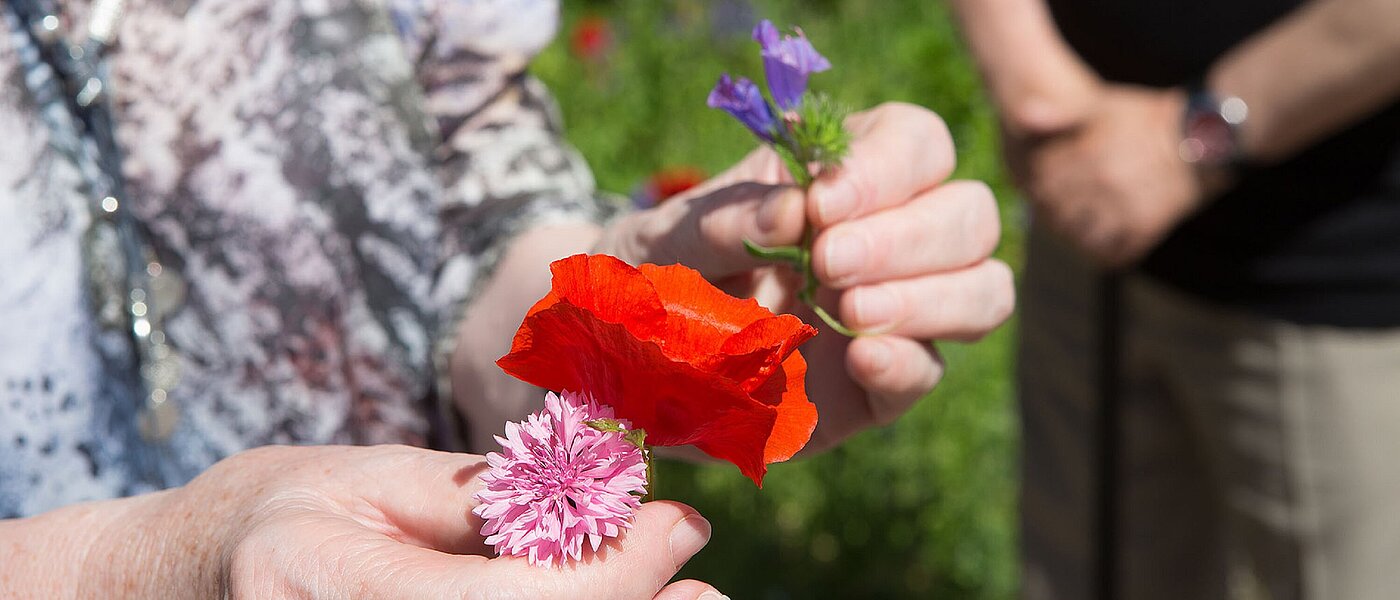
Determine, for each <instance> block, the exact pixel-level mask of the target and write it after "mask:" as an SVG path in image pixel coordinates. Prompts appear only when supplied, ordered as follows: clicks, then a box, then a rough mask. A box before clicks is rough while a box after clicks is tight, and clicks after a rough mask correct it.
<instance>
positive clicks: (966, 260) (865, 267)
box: [813, 181, 1001, 288]
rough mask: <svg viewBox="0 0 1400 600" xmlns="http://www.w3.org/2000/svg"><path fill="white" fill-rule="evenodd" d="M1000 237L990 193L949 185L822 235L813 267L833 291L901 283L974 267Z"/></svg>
mask: <svg viewBox="0 0 1400 600" xmlns="http://www.w3.org/2000/svg"><path fill="white" fill-rule="evenodd" d="M1000 237H1001V223H1000V216H999V214H998V212H997V204H996V198H995V197H994V196H993V195H992V191H991V189H990V188H988V187H987V185H986V184H984V183H982V182H979V181H955V182H951V183H948V184H946V185H942V186H939V187H937V188H934V189H932V190H929V191H926V192H923V193H922V194H920V195H918V196H917V197H916V198H915V199H914V200H912V201H910V202H909V203H908V204H905V205H903V206H899V207H895V208H891V209H887V210H884V211H881V212H878V213H875V214H873V215H869V216H867V217H863V218H857V219H853V220H850V221H844V222H841V223H838V224H836V225H834V226H832V227H831V228H830V229H827V230H826V231H823V232H822V233H821V235H819V236H818V237H817V239H816V242H815V245H814V246H813V252H814V254H813V268H814V269H815V270H816V272H817V275H818V276H819V277H821V278H822V280H823V281H824V282H825V283H826V284H827V285H830V286H832V287H835V288H845V287H850V286H852V285H858V284H863V283H869V282H875V281H885V280H890V279H903V278H907V277H913V276H917V275H923V274H926V273H936V272H941V271H949V270H953V269H958V268H962V267H966V266H968V265H972V264H974V263H977V262H978V261H981V260H982V259H984V258H986V257H987V256H988V255H990V254H991V252H992V250H993V249H995V247H996V244H997V242H998V240H999V239H1000Z"/></svg>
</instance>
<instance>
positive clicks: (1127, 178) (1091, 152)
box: [1004, 85, 1205, 267]
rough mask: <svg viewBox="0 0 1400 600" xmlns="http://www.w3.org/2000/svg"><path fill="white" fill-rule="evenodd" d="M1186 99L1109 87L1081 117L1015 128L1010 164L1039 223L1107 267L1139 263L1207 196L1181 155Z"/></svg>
mask: <svg viewBox="0 0 1400 600" xmlns="http://www.w3.org/2000/svg"><path fill="white" fill-rule="evenodd" d="M1184 103H1185V98H1184V96H1183V95H1182V94H1181V93H1180V92H1178V91H1160V90H1149V89H1146V88H1136V87H1128V86H1121V85H1101V86H1099V89H1098V90H1097V100H1096V101H1095V102H1094V103H1092V104H1091V105H1088V107H1087V108H1085V109H1083V112H1081V113H1080V114H1078V115H1077V116H1075V117H1071V118H1065V117H1064V115H1062V114H1061V115H1057V116H1056V117H1055V118H1050V119H1044V120H1043V121H1042V122H1043V123H1045V125H1043V126H1036V125H1035V124H1027V123H1026V122H1025V121H1024V120H1020V121H1017V122H1012V123H1008V131H1007V134H1006V136H1005V143H1004V146H1005V149H1006V153H1007V162H1008V164H1009V165H1010V167H1011V170H1012V172H1013V174H1014V175H1015V176H1016V178H1017V180H1018V182H1019V183H1020V185H1021V186H1022V188H1023V189H1024V190H1025V191H1026V193H1027V195H1028V196H1029V198H1030V200H1031V202H1032V203H1033V204H1034V206H1035V208H1036V211H1037V212H1036V216H1037V217H1039V218H1042V219H1044V220H1045V222H1046V223H1048V224H1049V226H1050V227H1051V228H1052V229H1054V230H1056V231H1058V232H1060V233H1061V234H1062V235H1064V236H1065V237H1066V238H1067V239H1069V240H1070V241H1072V242H1073V243H1074V244H1075V245H1077V246H1078V247H1079V248H1080V249H1081V250H1082V251H1083V252H1085V253H1086V254H1087V255H1089V256H1090V257H1091V258H1093V259H1095V260H1096V261H1097V262H1099V263H1101V264H1102V265H1104V266H1107V267H1119V266H1123V265H1127V264H1130V263H1132V262H1134V261H1136V260H1138V259H1139V258H1141V257H1142V256H1143V255H1144V254H1146V253H1147V252H1148V251H1149V250H1151V249H1152V248H1153V247H1154V246H1156V245H1157V243H1158V242H1160V241H1161V240H1162V238H1164V237H1165V236H1166V235H1167V234H1168V233H1170V232H1171V230H1172V228H1173V227H1175V226H1176V225H1177V223H1179V222H1181V221H1182V220H1183V219H1185V218H1186V217H1187V216H1189V215H1190V214H1191V213H1193V212H1194V211H1196V210H1197V208H1198V207H1199V206H1200V204H1201V202H1202V199H1203V197H1204V195H1205V190H1203V188H1202V185H1201V183H1200V182H1199V180H1198V178H1197V176H1196V174H1195V172H1194V171H1193V170H1192V168H1191V167H1190V166H1189V165H1188V164H1187V163H1186V162H1185V161H1183V160H1181V159H1180V158H1179V157H1178V155H1177V145H1178V143H1179V142H1180V140H1181V134H1180V123H1181V115H1182V111H1183V108H1184Z"/></svg>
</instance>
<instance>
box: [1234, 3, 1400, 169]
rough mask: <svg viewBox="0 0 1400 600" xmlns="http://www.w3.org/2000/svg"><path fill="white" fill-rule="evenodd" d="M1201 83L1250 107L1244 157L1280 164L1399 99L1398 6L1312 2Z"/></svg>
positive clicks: (1239, 49)
mask: <svg viewBox="0 0 1400 600" xmlns="http://www.w3.org/2000/svg"><path fill="white" fill-rule="evenodd" d="M1207 79H1208V81H1207V83H1208V85H1209V86H1210V88H1211V89H1212V90H1213V91H1215V92H1216V93H1217V94H1224V95H1231V96H1238V97H1240V98H1242V99H1243V100H1244V101H1245V103H1246V104H1247V105H1248V106H1249V118H1248V121H1247V122H1246V124H1245V126H1244V128H1243V129H1242V130H1241V132H1240V140H1239V141H1240V145H1241V148H1242V149H1243V151H1244V153H1245V155H1246V156H1249V157H1250V158H1252V159H1254V160H1258V161H1260V162H1264V163H1269V162H1276V161H1279V160H1282V159H1285V158H1287V157H1289V156H1291V155H1293V154H1295V153H1297V152H1298V151H1300V150H1302V149H1303V148H1306V147H1307V146H1308V145H1309V144H1311V143H1314V142H1316V141H1318V140H1319V139H1321V138H1324V137H1326V136H1327V135H1329V134H1331V133H1334V132H1336V131H1338V130H1340V129H1342V128H1344V127H1346V126H1348V125H1350V124H1352V123H1355V122H1356V121H1358V120H1360V119H1362V118H1365V117H1366V116H1367V115H1369V114H1371V113H1373V112H1375V111H1376V110H1377V109H1379V108H1381V107H1383V106H1385V105H1386V104H1387V103H1388V102H1390V101H1392V100H1394V99H1395V98H1396V97H1397V96H1400V2H1396V1H1395V0H1328V1H1322V0H1316V1H1314V2H1312V3H1311V4H1308V5H1306V6H1304V7H1302V8H1301V9H1299V10H1298V11H1297V12H1295V13H1294V14H1292V15H1290V16H1288V17H1286V18H1284V19H1283V20H1281V21H1280V22H1278V23H1276V24H1275V25H1274V26H1272V27H1270V28H1268V29H1266V30H1264V31H1263V32H1261V33H1260V34H1258V35H1256V36H1254V37H1253V38H1251V39H1249V40H1248V41H1246V42H1245V43H1243V44H1241V45H1240V46H1238V47H1236V48H1235V49H1233V50H1232V51H1231V52H1229V53H1228V54H1226V55H1225V57H1224V58H1223V59H1221V61H1220V62H1219V63H1217V65H1216V66H1215V67H1214V68H1213V69H1212V70H1211V72H1210V74H1209V76H1208V78H1207Z"/></svg>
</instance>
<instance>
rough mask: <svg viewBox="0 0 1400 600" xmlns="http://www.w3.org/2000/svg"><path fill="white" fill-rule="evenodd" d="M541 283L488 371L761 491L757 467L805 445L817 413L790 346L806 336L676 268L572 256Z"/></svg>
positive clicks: (785, 320) (763, 468)
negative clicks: (582, 400)
mask: <svg viewBox="0 0 1400 600" xmlns="http://www.w3.org/2000/svg"><path fill="white" fill-rule="evenodd" d="M550 271H551V272H552V273H553V275H554V279H553V289H551V290H550V292H549V294H547V295H546V296H545V297H544V298H543V299H541V300H540V301H539V302H538V303H536V304H535V306H533V307H531V308H530V312H529V314H528V315H526V317H525V322H524V323H522V324H521V325H520V330H519V331H518V332H517V333H516V335H515V342H514V344H513V345H512V347H511V351H510V354H507V355H506V356H504V357H502V358H501V359H500V360H499V361H497V362H496V364H497V365H500V367H501V368H502V369H504V370H505V371H506V372H507V373H509V374H511V375H513V376H515V377H517V378H519V379H521V380H523V381H526V382H528V383H532V384H534V385H537V386H540V387H543V388H545V389H550V390H555V391H560V392H562V391H565V390H567V391H573V392H585V393H588V394H590V395H592V396H593V397H594V398H597V399H598V401H599V402H602V403H605V404H609V405H611V406H612V407H613V409H614V410H615V411H616V413H617V416H618V418H622V419H628V420H630V421H632V423H633V425H635V426H636V427H640V428H643V429H646V431H647V438H646V439H647V442H648V443H650V444H652V445H656V446H679V445H684V444H694V445H695V446H696V447H697V448H699V449H700V450H702V451H704V452H705V453H706V454H709V455H710V456H713V457H715V458H719V459H723V460H727V461H729V462H732V463H734V464H735V465H736V466H738V467H739V470H740V471H741V472H743V474H744V475H746V476H747V477H749V478H750V479H752V480H753V481H754V483H755V484H757V485H759V486H760V487H761V486H762V485H763V475H764V474H765V473H766V472H767V471H768V466H767V465H769V464H772V463H775V462H781V461H784V460H787V459H789V458H791V457H792V455H793V454H796V453H797V451H798V450H801V449H802V447H803V446H805V445H806V444H807V441H808V440H809V439H810V438H811V437H812V430H813V429H814V428H815V427H816V424H817V410H816V407H815V406H814V405H813V404H812V403H811V402H809V401H808V400H807V394H806V390H805V387H804V384H803V379H804V377H805V375H806V373H807V363H806V361H804V360H803V359H802V355H801V354H800V353H798V352H797V346H798V345H799V344H801V343H802V342H805V341H807V340H808V339H811V338H812V336H814V335H816V333H817V331H816V329H814V328H812V327H811V326H809V325H807V324H806V323H803V322H802V321H801V320H800V319H798V318H797V317H794V316H792V315H776V316H775V315H774V314H773V313H771V312H769V311H768V310H767V309H765V308H763V307H761V306H759V305H758V303H757V302H755V301H754V300H752V299H748V300H740V299H738V298H734V297H731V296H729V295H727V294H725V293H724V292H721V291H720V290H718V289H716V288H715V287H714V286H712V285H710V283H709V282H707V281H705V279H704V278H703V277H701V276H700V274H699V273H697V272H695V271H694V270H692V269H689V268H687V267H684V266H680V265H672V266H665V267H658V266H656V265H642V266H641V268H634V267H632V266H630V265H628V264H627V263H624V262H622V261H620V260H618V259H616V258H613V257H611V256H605V255H597V256H585V255H578V256H572V257H569V258H566V259H563V260H559V261H556V262H555V263H554V264H552V265H550Z"/></svg>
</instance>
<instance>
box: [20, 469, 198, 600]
mask: <svg viewBox="0 0 1400 600" xmlns="http://www.w3.org/2000/svg"><path fill="white" fill-rule="evenodd" d="M169 493H170V492H162V493H157V494H148V495H144V496H136V497H132V498H123V499H120V500H108V501H103V502H90V503H84V504H78V505H73V506H68V507H64V508H60V509H57V510H53V511H50V512H47V513H43V514H40V515H37V516H34V517H29V518H25V519H14V520H8V521H0V557H3V560H0V590H2V591H4V592H6V593H15V594H16V595H18V596H20V597H33V598H143V597H158V596H159V597H172V596H171V591H172V590H175V589H184V590H185V591H186V593H189V594H190V595H192V596H197V595H199V593H198V592H197V591H195V590H193V589H188V588H189V586H188V585H184V584H181V585H180V586H178V587H176V586H175V584H174V582H175V580H176V579H177V577H178V576H181V575H188V573H182V572H181V571H180V569H181V568H182V567H181V566H180V565H182V564H183V565H185V566H187V567H188V566H191V565H196V564H205V563H204V561H201V560H198V559H199V555H200V554H201V553H208V552H211V551H212V550H211V549H209V548H203V547H198V546H199V545H197V544H191V546H192V547H189V548H184V549H183V550H182V551H183V552H185V553H186V554H187V555H186V556H174V555H173V553H172V552H170V551H169V550H170V548H167V547H166V546H167V545H168V544H170V543H171V542H172V541H173V540H171V539H169V538H168V537H166V536H163V535H162V534H161V533H160V530H161V529H162V528H161V527H160V526H158V525H157V520H159V518H160V517H159V515H160V513H161V512H163V511H162V508H161V507H162V506H164V505H165V503H166V499H167V498H166V497H167V495H168V494H169ZM169 516H170V517H172V518H178V517H180V516H179V515H169ZM184 518H186V519H189V518H197V516H196V515H185V516H184ZM203 579H205V580H207V583H209V584H210V585H211V586H212V585H213V584H214V581H213V577H212V576H209V577H204V578H203ZM181 580H182V581H183V580H184V579H181ZM201 589H203V588H201ZM208 589H211V590H212V589H213V588H212V587H210V588H208ZM162 590H163V591H162Z"/></svg>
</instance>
